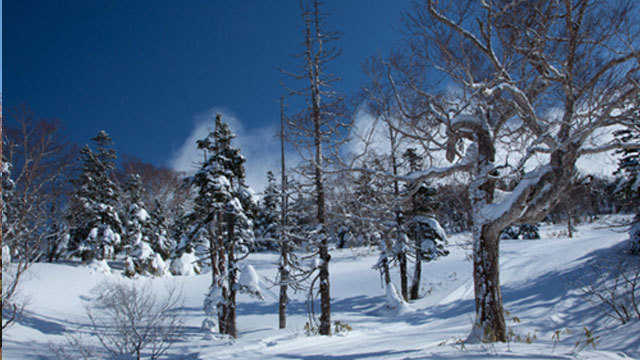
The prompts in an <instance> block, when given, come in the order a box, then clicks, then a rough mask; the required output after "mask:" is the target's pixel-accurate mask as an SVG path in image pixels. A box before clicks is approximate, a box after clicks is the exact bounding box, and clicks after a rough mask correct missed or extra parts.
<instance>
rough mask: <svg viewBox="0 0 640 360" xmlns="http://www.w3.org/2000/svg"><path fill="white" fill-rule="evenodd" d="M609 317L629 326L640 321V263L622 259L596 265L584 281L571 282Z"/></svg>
mask: <svg viewBox="0 0 640 360" xmlns="http://www.w3.org/2000/svg"><path fill="white" fill-rule="evenodd" d="M570 282H571V283H573V284H574V285H577V287H578V288H579V291H580V292H581V293H582V294H583V295H585V296H586V298H587V299H588V301H589V302H591V303H592V304H594V305H595V306H597V307H598V308H600V309H601V310H602V312H603V314H605V315H606V316H608V317H610V318H613V319H616V320H618V321H620V322H621V323H622V324H626V323H627V322H629V321H631V320H634V319H635V320H640V263H638V260H637V258H633V257H630V256H625V255H620V256H617V257H614V258H611V259H603V260H600V261H598V262H597V263H594V264H592V265H591V266H590V267H589V269H588V270H587V271H586V273H583V274H582V275H581V276H580V278H578V279H574V280H571V281H570Z"/></svg>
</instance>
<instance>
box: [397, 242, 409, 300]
mask: <svg viewBox="0 0 640 360" xmlns="http://www.w3.org/2000/svg"><path fill="white" fill-rule="evenodd" d="M398 263H399V264H400V292H401V293H402V298H403V299H404V301H409V291H408V289H407V287H408V286H407V254H406V253H405V252H404V250H402V251H401V252H400V253H398Z"/></svg>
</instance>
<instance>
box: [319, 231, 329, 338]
mask: <svg viewBox="0 0 640 360" xmlns="http://www.w3.org/2000/svg"><path fill="white" fill-rule="evenodd" d="M320 259H321V260H322V263H321V265H320V327H319V329H318V331H319V333H320V335H331V297H330V292H329V260H330V259H331V255H329V245H328V243H327V236H326V234H323V238H322V246H321V247H320Z"/></svg>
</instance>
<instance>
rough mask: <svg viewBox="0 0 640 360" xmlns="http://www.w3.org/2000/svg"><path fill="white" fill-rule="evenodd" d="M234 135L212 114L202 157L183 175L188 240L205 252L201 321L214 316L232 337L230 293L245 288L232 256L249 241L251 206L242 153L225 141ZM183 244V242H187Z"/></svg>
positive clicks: (238, 255)
mask: <svg viewBox="0 0 640 360" xmlns="http://www.w3.org/2000/svg"><path fill="white" fill-rule="evenodd" d="M234 137H235V135H234V134H233V133H232V132H231V130H230V128H229V125H228V124H226V123H224V122H223V121H222V116H221V115H220V114H218V115H217V116H216V120H215V129H214V130H213V132H210V133H209V134H208V135H207V137H206V138H204V139H202V140H198V142H197V145H198V148H199V149H201V150H202V151H203V152H204V155H205V161H203V163H202V164H201V166H200V169H199V170H198V171H197V172H196V173H195V175H194V176H192V177H190V178H189V179H188V182H189V183H190V184H191V186H193V188H194V191H195V198H194V208H193V211H192V212H191V213H190V214H188V215H187V219H188V223H189V226H188V227H187V228H188V230H187V233H188V243H190V244H192V245H191V247H192V248H194V249H195V250H196V253H198V247H200V248H202V250H206V251H207V253H208V259H209V264H210V266H211V273H212V284H211V287H210V289H209V293H208V294H207V296H206V298H205V303H204V309H205V312H206V313H207V315H208V317H209V318H208V319H206V320H205V321H204V323H203V326H205V327H207V328H209V329H210V330H213V326H214V324H215V316H216V315H217V322H218V328H219V331H220V333H222V334H229V335H231V336H232V337H237V335H238V334H237V327H236V294H237V292H238V291H243V290H247V291H249V292H253V290H248V289H249V288H251V286H249V287H243V286H242V284H240V283H239V268H238V265H237V263H238V261H239V260H241V259H242V258H243V257H245V256H246V255H247V254H248V250H249V246H250V245H251V243H252V242H253V239H254V234H253V222H252V220H251V218H252V217H254V216H255V213H256V211H257V205H256V204H255V202H254V196H253V193H252V191H251V190H250V189H249V188H248V187H247V186H246V185H245V183H244V177H245V171H244V163H245V158H244V157H243V156H242V155H241V154H240V149H238V148H235V147H233V146H232V145H231V141H232V139H233V138H234ZM187 246H188V245H187Z"/></svg>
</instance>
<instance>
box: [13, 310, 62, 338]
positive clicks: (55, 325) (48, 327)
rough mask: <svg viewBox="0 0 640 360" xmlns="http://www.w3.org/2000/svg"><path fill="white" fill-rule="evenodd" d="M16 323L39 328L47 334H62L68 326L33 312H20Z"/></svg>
mask: <svg viewBox="0 0 640 360" xmlns="http://www.w3.org/2000/svg"><path fill="white" fill-rule="evenodd" d="M16 323H18V324H20V325H22V326H25V327H29V328H32V329H35V330H38V331H40V332H41V333H43V334H47V335H62V334H64V333H65V332H66V331H67V328H66V327H65V326H64V325H63V324H61V323H59V322H57V321H51V320H47V319H45V318H43V317H40V316H36V315H35V314H31V313H22V314H20V315H19V316H17V317H16Z"/></svg>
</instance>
